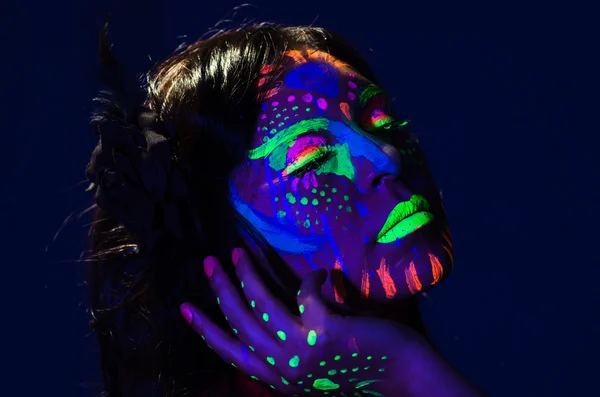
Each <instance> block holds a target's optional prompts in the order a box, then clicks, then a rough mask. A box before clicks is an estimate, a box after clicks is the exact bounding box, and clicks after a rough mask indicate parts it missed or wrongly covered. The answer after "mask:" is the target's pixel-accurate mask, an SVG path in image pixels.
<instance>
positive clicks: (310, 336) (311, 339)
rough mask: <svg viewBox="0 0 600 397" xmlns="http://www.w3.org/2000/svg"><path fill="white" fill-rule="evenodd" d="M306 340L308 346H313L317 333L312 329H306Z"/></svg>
mask: <svg viewBox="0 0 600 397" xmlns="http://www.w3.org/2000/svg"><path fill="white" fill-rule="evenodd" d="M306 341H307V342H308V344H309V345H310V346H314V345H315V344H316V343H317V333H316V332H315V331H314V330H312V329H311V330H310V331H308V336H307V338H306Z"/></svg>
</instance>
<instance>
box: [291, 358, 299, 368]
mask: <svg viewBox="0 0 600 397" xmlns="http://www.w3.org/2000/svg"><path fill="white" fill-rule="evenodd" d="M289 364H290V367H292V368H296V367H297V366H298V364H300V357H298V356H294V357H292V358H290V362H289Z"/></svg>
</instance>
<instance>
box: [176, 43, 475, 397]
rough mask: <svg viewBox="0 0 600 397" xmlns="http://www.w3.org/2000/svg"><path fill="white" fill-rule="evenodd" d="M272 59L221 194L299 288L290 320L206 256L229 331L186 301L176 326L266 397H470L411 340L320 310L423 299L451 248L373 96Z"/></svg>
mask: <svg viewBox="0 0 600 397" xmlns="http://www.w3.org/2000/svg"><path fill="white" fill-rule="evenodd" d="M286 55H287V62H286V63H285V64H284V66H283V68H284V74H283V81H282V84H279V85H277V88H276V89H273V90H271V91H269V92H268V93H267V95H266V100H265V102H264V103H263V104H262V109H263V111H262V112H261V114H260V115H259V122H258V125H257V129H256V133H255V135H254V139H253V142H252V145H251V150H250V151H249V154H248V160H247V162H245V163H244V164H241V165H240V167H238V169H236V170H235V171H234V172H233V174H232V179H231V191H232V200H233V204H234V206H235V207H236V209H237V210H238V211H239V212H240V213H241V214H242V215H243V216H245V217H246V218H247V219H248V220H249V221H250V222H251V223H252V224H253V225H254V226H255V227H256V228H257V229H258V230H259V231H260V232H261V233H262V234H263V236H264V237H265V238H266V239H267V241H268V242H269V243H270V244H271V245H272V246H273V247H274V248H275V250H276V251H277V252H278V253H279V255H280V256H281V257H282V258H283V259H284V261H285V262H286V263H287V264H288V265H289V266H290V268H291V269H292V270H293V272H294V273H295V274H296V275H297V276H298V277H299V278H300V279H302V284H301V288H300V290H299V291H298V292H297V305H298V312H299V313H300V315H299V316H298V315H296V314H294V313H291V312H290V311H289V310H288V309H287V308H286V307H285V305H283V304H282V302H280V301H279V299H277V298H276V297H274V296H271V295H270V293H269V292H268V290H267V288H266V286H265V284H264V282H263V281H262V279H261V277H260V276H259V275H258V274H257V273H256V271H255V270H254V266H253V265H252V263H251V262H252V261H251V260H250V259H249V256H248V254H247V253H246V252H245V251H244V250H242V249H236V250H234V252H233V253H232V262H233V263H234V264H235V265H236V275H237V277H238V280H235V281H233V282H232V280H231V279H230V278H229V277H227V275H226V272H225V271H224V269H223V268H222V266H221V264H220V263H219V261H218V260H217V259H216V258H214V257H208V258H206V260H205V262H204V268H205V271H206V273H207V276H208V278H209V280H210V283H211V287H212V288H213V290H214V292H215V295H216V296H217V301H218V303H219V305H221V308H222V310H223V313H224V315H225V317H226V319H227V320H228V321H229V323H230V325H231V328H232V333H227V332H225V331H224V330H222V329H220V328H219V327H218V326H217V325H216V324H214V323H212V322H211V321H210V320H209V319H208V317H207V316H205V315H204V313H202V312H201V311H200V310H198V309H197V308H196V307H194V306H193V305H192V304H189V303H186V304H183V305H182V306H181V312H182V315H183V317H184V318H185V319H186V320H187V321H188V322H189V323H190V324H191V326H192V327H193V328H194V329H195V330H196V332H197V333H199V334H200V335H201V336H202V338H203V339H204V340H205V341H206V342H207V344H208V345H209V346H210V347H211V348H212V349H214V350H215V351H216V352H217V353H218V354H219V355H221V357H223V359H224V360H226V361H227V362H230V363H231V364H232V365H234V366H235V367H236V368H238V369H239V370H240V371H241V372H243V373H245V374H248V375H249V376H250V377H251V378H252V379H254V380H259V381H261V382H264V383H265V384H266V385H268V387H269V389H270V390H271V391H272V393H277V395H279V394H282V395H313V396H334V397H337V396H341V397H345V396H380V397H383V396H387V397H390V396H398V395H431V396H433V395H438V394H436V393H433V391H432V390H431V389H427V387H428V385H429V384H431V383H436V382H437V383H439V384H440V385H444V384H450V385H452V389H448V388H446V387H443V386H440V387H441V389H440V390H441V391H442V392H443V393H445V395H451V394H448V390H456V391H457V392H456V393H457V394H456V395H461V396H471V395H472V396H475V395H479V394H477V392H475V391H474V390H473V389H471V388H470V387H463V386H464V385H465V382H464V381H463V380H462V379H461V378H460V377H459V376H457V374H455V373H454V372H453V371H451V370H450V369H448V368H449V366H448V365H447V364H445V363H443V361H442V360H440V359H439V357H437V355H436V354H434V353H432V349H431V348H430V347H429V346H428V345H427V343H426V342H425V340H424V339H423V338H422V337H421V335H419V334H418V333H417V332H416V331H414V330H412V329H411V328H409V327H407V326H403V325H402V324H400V323H398V322H394V321H391V320H388V319H385V318H376V317H368V316H356V315H354V316H350V315H348V316H342V315H340V314H336V313H335V312H333V311H331V310H329V308H328V307H330V305H329V303H331V302H335V303H337V304H339V305H355V304H356V302H354V301H352V302H351V300H352V296H353V293H352V292H353V291H354V292H356V295H358V297H359V298H360V299H359V300H360V301H361V302H370V303H374V304H376V305H377V304H381V303H385V302H390V301H396V302H397V301H400V300H402V299H403V298H406V297H410V296H412V295H414V294H417V293H419V292H421V291H425V290H427V289H428V288H431V287H432V286H433V285H435V284H436V283H438V282H439V281H441V280H442V279H443V278H444V277H445V276H446V275H447V274H448V272H449V271H450V269H451V268H452V261H453V256H452V245H451V242H450V237H449V232H448V226H447V220H446V215H445V212H444V208H443V205H442V202H441V199H440V195H439V193H438V191H437V188H436V186H435V183H434V182H433V179H432V177H431V175H430V173H429V169H428V167H427V164H426V161H425V158H424V155H423V153H422V151H421V149H420V147H419V145H418V142H417V140H416V138H415V137H414V135H412V134H411V133H410V132H409V131H408V129H407V128H406V126H405V124H406V123H404V122H402V121H399V120H396V119H395V118H394V117H393V114H392V111H391V109H390V106H389V105H390V104H389V102H388V100H387V98H386V96H385V93H383V91H381V90H380V89H379V88H378V87H376V86H375V85H374V84H372V82H370V81H369V80H367V79H366V78H364V77H362V76H361V75H360V74H358V72H357V71H355V70H354V69H352V68H351V67H350V66H348V65H346V64H344V63H343V62H341V61H339V60H337V59H335V58H333V57H331V56H329V55H327V54H324V53H321V52H318V51H311V52H310V54H309V53H307V52H304V53H302V52H300V51H289V52H287V53H286ZM263 71H264V73H265V74H268V73H272V72H273V70H272V68H271V67H269V66H268V65H267V66H266V67H265V68H264V69H263ZM261 83H262V80H261V81H260V82H259V85H260V84H261ZM324 270H325V271H324ZM234 282H235V283H240V285H241V287H242V292H243V294H240V293H239V292H238V289H237V288H236V287H235V285H234V284H233V283H234ZM323 283H324V284H323ZM380 306H381V305H380ZM355 314H356V312H355ZM417 367H418V368H425V369H423V370H422V371H419V372H418V373H416V372H415V370H414V368H417ZM432 369H435V370H432ZM419 379H427V381H426V382H419ZM457 379H458V380H457ZM461 387H462V388H461ZM414 390H419V393H415V392H414ZM274 395H275V394H274Z"/></svg>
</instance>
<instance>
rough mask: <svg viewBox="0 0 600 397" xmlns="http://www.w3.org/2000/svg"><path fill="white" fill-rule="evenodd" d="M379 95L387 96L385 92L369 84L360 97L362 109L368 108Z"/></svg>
mask: <svg viewBox="0 0 600 397" xmlns="http://www.w3.org/2000/svg"><path fill="white" fill-rule="evenodd" d="M377 95H386V94H385V91H383V90H382V89H381V88H379V87H377V86H376V85H375V84H369V85H368V86H366V87H365V89H364V90H363V91H362V92H361V93H360V95H359V96H358V101H359V102H360V106H361V107H363V108H364V107H365V106H367V104H368V103H369V101H370V100H371V99H373V98H374V97H376V96H377Z"/></svg>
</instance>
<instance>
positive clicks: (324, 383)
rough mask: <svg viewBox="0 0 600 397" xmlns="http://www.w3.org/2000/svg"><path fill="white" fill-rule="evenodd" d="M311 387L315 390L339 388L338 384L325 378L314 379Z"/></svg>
mask: <svg viewBox="0 0 600 397" xmlns="http://www.w3.org/2000/svg"><path fill="white" fill-rule="evenodd" d="M313 387H314V388H315V389H317V390H333V389H339V387H340V385H338V384H337V383H335V382H332V381H331V380H329V379H327V378H320V379H315V381H314V382H313Z"/></svg>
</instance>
